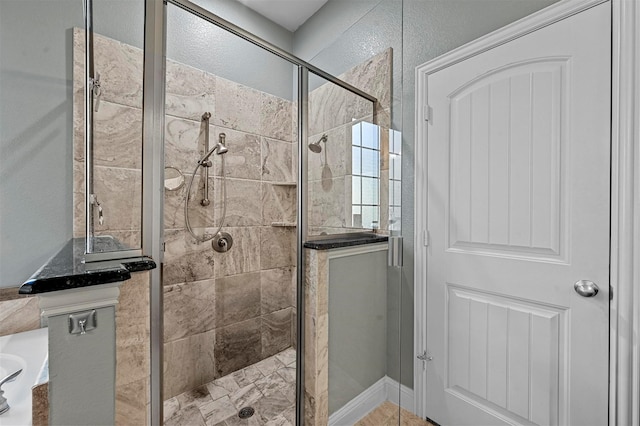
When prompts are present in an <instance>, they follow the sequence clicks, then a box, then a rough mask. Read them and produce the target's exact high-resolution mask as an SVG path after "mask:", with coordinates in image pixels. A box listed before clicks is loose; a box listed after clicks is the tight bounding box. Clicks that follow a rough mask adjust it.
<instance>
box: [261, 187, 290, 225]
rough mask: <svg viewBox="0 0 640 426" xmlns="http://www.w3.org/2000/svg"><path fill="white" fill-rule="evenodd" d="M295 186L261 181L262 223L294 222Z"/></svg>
mask: <svg viewBox="0 0 640 426" xmlns="http://www.w3.org/2000/svg"><path fill="white" fill-rule="evenodd" d="M296 189H297V188H296V187H295V186H281V185H273V184H271V183H269V182H263V183H262V224H263V225H271V224H272V223H273V222H286V223H295V221H296V212H297V209H296V202H297V193H296Z"/></svg>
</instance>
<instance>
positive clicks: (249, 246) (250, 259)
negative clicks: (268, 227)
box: [209, 226, 261, 278]
mask: <svg viewBox="0 0 640 426" xmlns="http://www.w3.org/2000/svg"><path fill="white" fill-rule="evenodd" d="M224 231H225V232H228V233H229V234H231V237H232V238H233V247H232V248H231V250H229V251H228V252H225V253H217V252H213V258H214V260H215V262H216V268H215V276H216V277H217V278H220V277H226V276H229V275H235V274H243V273H247V272H254V271H258V270H260V256H261V253H260V230H259V228H258V227H253V226H249V227H228V228H225V229H224ZM209 247H211V246H210V245H209Z"/></svg>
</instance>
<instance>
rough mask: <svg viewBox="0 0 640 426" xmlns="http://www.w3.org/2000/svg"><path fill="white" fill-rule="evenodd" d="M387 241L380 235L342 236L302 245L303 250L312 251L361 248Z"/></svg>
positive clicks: (359, 234)
mask: <svg viewBox="0 0 640 426" xmlns="http://www.w3.org/2000/svg"><path fill="white" fill-rule="evenodd" d="M387 241H389V237H388V236H387V235H381V234H369V233H357V234H355V233H354V234H342V235H339V236H336V237H335V238H323V239H317V240H310V241H307V242H305V243H304V248H308V249H312V250H331V249H336V248H343V247H351V246H361V245H363V244H376V243H385V242H387Z"/></svg>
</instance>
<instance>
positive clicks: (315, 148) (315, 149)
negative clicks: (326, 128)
mask: <svg viewBox="0 0 640 426" xmlns="http://www.w3.org/2000/svg"><path fill="white" fill-rule="evenodd" d="M327 138H328V137H327V134H326V133H325V134H324V135H322V137H321V138H320V139H318V140H317V141H315V142H312V143H310V144H309V149H310V150H311V152H315V153H316V154H319V153H320V152H322V147H321V146H320V142H324V143H326V142H327Z"/></svg>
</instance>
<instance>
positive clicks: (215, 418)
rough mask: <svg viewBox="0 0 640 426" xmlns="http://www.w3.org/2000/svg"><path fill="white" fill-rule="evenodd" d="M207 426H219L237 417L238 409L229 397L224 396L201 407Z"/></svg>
mask: <svg viewBox="0 0 640 426" xmlns="http://www.w3.org/2000/svg"><path fill="white" fill-rule="evenodd" d="M201 412H202V414H203V416H204V417H205V419H206V424H207V426H209V425H217V424H219V423H220V422H224V421H225V420H226V419H228V418H231V417H233V416H235V415H236V413H237V411H236V407H235V406H234V405H233V403H232V402H231V399H229V397H228V396H224V397H222V398H219V399H217V400H215V401H212V402H210V403H208V404H207V405H204V406H203V407H201Z"/></svg>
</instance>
